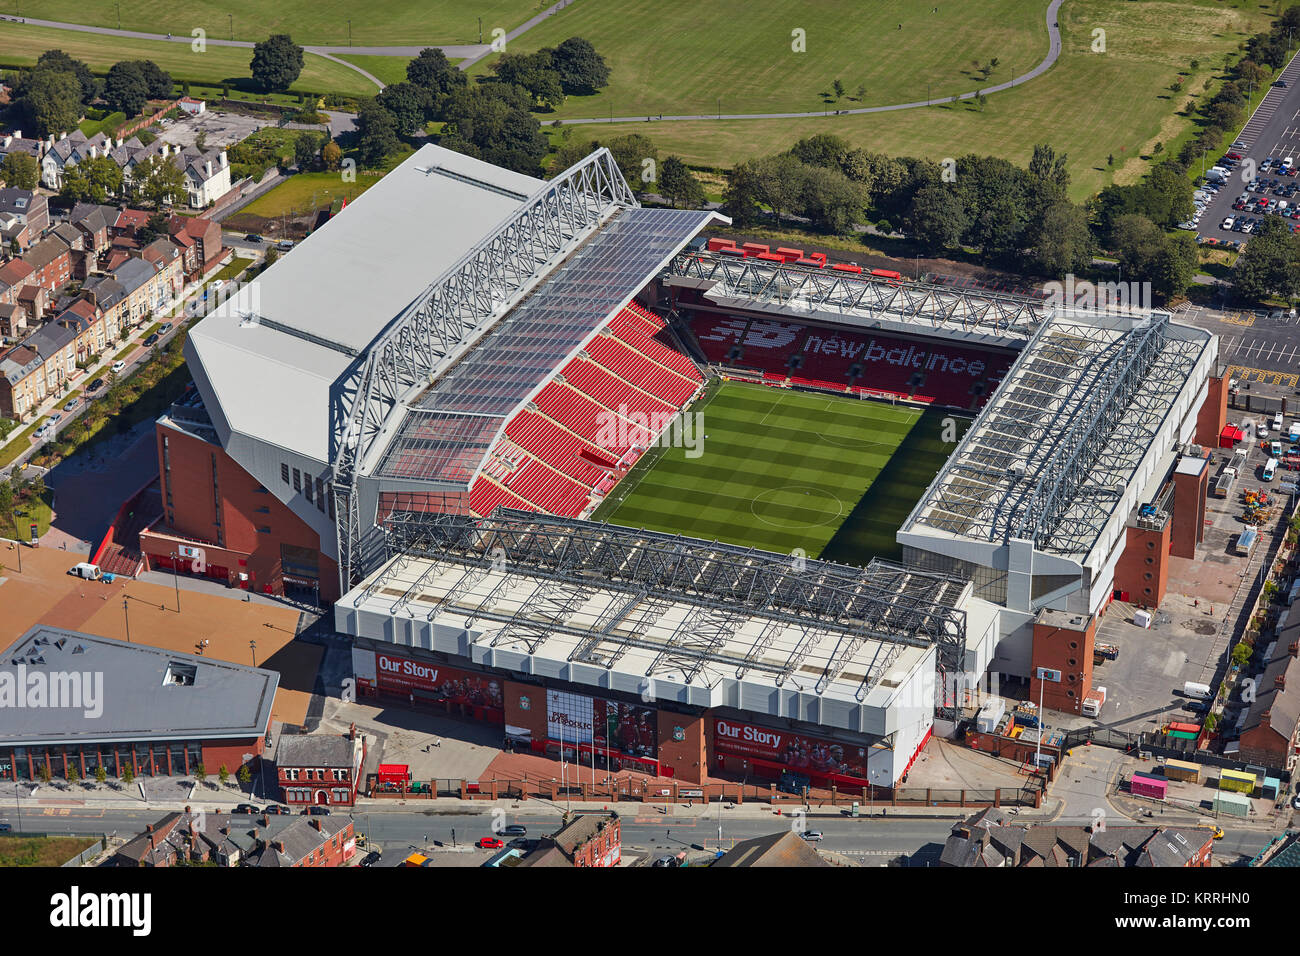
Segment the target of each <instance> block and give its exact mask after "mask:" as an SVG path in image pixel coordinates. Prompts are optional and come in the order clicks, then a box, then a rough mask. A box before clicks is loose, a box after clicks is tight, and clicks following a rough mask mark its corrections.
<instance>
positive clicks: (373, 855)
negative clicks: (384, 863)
mask: <svg viewBox="0 0 1300 956" xmlns="http://www.w3.org/2000/svg"><path fill="white" fill-rule="evenodd" d="M378 862H379V851H378V850H371V851H370V852H369V853H367V854H366V855H365V856H363V857H362V858H361V863H360V864H358V865H360V866H374V865H375V864H376V863H378Z"/></svg>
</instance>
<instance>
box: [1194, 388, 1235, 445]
mask: <svg viewBox="0 0 1300 956" xmlns="http://www.w3.org/2000/svg"><path fill="white" fill-rule="evenodd" d="M1227 421H1228V382H1227V380H1226V379H1222V378H1211V379H1210V380H1209V385H1208V391H1207V392H1206V395H1205V404H1204V405H1202V406H1201V410H1200V412H1199V413H1198V414H1197V416H1196V443H1197V444H1198V445H1204V446H1206V447H1207V448H1218V447H1219V433H1220V432H1221V431H1223V426H1224V425H1225V424H1226V423H1227Z"/></svg>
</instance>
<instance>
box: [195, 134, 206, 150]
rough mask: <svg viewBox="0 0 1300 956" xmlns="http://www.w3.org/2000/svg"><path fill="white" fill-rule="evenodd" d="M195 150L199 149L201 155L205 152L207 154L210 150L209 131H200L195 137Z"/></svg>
mask: <svg viewBox="0 0 1300 956" xmlns="http://www.w3.org/2000/svg"><path fill="white" fill-rule="evenodd" d="M194 148H195V149H197V150H198V151H199V152H200V153H203V152H206V151H207V149H208V131H207V130H205V129H201V130H199V131H198V133H197V134H196V135H195V137H194Z"/></svg>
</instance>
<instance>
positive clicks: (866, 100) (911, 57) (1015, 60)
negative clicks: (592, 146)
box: [473, 0, 1048, 120]
mask: <svg viewBox="0 0 1300 956" xmlns="http://www.w3.org/2000/svg"><path fill="white" fill-rule="evenodd" d="M934 6H935V2H934V0H873V2H872V3H871V4H870V5H869V6H864V5H863V4H862V3H861V2H858V0H819V2H817V3H809V4H796V5H791V4H790V3H788V2H785V0H750V2H748V3H746V4H744V6H743V8H742V7H737V6H736V5H734V4H727V3H713V4H709V3H699V2H697V0H621V2H619V3H603V2H601V0H575V2H574V3H573V4H572V5H571V6H569V7H566V8H565V10H564V11H563V12H562V13H560V14H559V15H558V16H554V17H551V18H549V19H548V20H546V21H543V22H542V23H540V24H538V25H537V26H536V27H534V28H533V29H531V30H529V31H528V32H527V33H525V34H524V35H523V36H521V37H520V38H519V39H518V40H516V41H514V42H512V43H511V44H510V48H509V49H510V52H512V53H520V52H531V51H533V50H537V49H539V48H541V47H548V46H557V45H558V44H559V43H561V42H562V41H563V40H565V39H566V38H567V37H571V36H574V35H577V36H582V37H585V38H586V39H588V40H590V41H591V42H592V43H593V44H595V47H596V50H597V51H598V52H599V53H600V54H601V55H602V56H603V57H604V58H605V61H606V62H607V63H609V65H610V67H611V71H612V72H611V78H610V85H609V86H608V87H607V88H606V89H605V90H603V91H601V92H600V93H599V94H597V95H595V96H585V97H584V96H574V97H570V98H569V99H568V101H567V102H566V103H565V104H564V105H563V106H562V107H561V108H560V110H559V111H558V112H557V113H556V114H555V116H558V117H560V118H564V119H567V118H569V117H574V116H597V117H598V116H608V115H609V111H610V108H611V107H612V108H613V111H614V113H613V115H615V116H635V115H638V114H644V115H655V114H659V113H666V114H673V113H679V114H680V113H687V114H696V113H706V114H707V113H713V112H715V111H716V109H717V106H718V97H719V96H720V97H721V98H722V109H723V112H795V111H804V110H824V109H831V110H834V109H847V108H851V107H856V106H875V105H881V104H888V103H900V102H908V101H911V100H915V99H925V96H926V84H927V83H929V84H932V88H933V95H934V96H944V95H952V94H954V93H964V92H967V91H969V90H974V89H979V88H980V87H981V86H992V85H994V84H997V83H1001V82H1004V81H1006V80H1008V79H1010V78H1011V77H1013V76H1015V74H1016V73H1017V72H1024V71H1025V70H1027V69H1029V67H1030V66H1031V65H1033V64H1035V63H1037V62H1038V61H1039V60H1041V59H1042V58H1043V57H1044V56H1045V55H1046V54H1047V48H1048V38H1047V25H1046V20H1045V17H1044V11H1045V10H1046V9H1047V0H961V2H960V3H956V2H952V0H948V2H946V3H945V2H940V3H939V5H938V6H939V13H937V14H934V13H931V9H932V8H933V7H934ZM899 23H901V24H902V25H903V28H902V29H901V30H899V29H897V25H898V24H899ZM678 25H680V26H678ZM796 29H798V30H803V31H805V37H806V43H805V51H804V52H796V51H795V50H794V49H793V48H792V47H793V46H794V44H795V38H794V37H793V36H792V31H794V30H796ZM993 57H998V58H999V60H1000V63H999V65H998V66H997V67H996V68H995V70H994V71H993V73H992V75H991V76H990V77H989V78H988V79H987V80H986V79H983V78H982V74H981V73H979V72H977V70H976V65H977V62H978V64H979V65H981V66H982V65H983V64H985V63H987V62H988V61H989V60H990V59H992V58H993ZM493 59H495V57H494V58H493ZM488 66H490V63H488V62H487V61H486V60H485V61H480V62H479V63H478V64H475V67H474V70H473V72H475V73H479V72H485V71H487V68H488ZM837 79H838V80H840V81H841V82H842V83H843V84H844V86H845V89H846V93H845V95H844V96H843V97H842V98H841V99H840V100H838V101H835V100H834V99H833V98H832V94H831V87H832V84H833V83H834V81H835V80H837ZM859 86H865V87H866V93H865V95H864V96H863V98H862V99H861V100H860V101H859V100H858V99H857V98H856V97H857V90H858V87H859ZM545 118H546V119H548V120H549V119H550V118H552V117H551V115H550V114H546V117H545Z"/></svg>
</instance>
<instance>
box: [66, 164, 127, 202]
mask: <svg viewBox="0 0 1300 956" xmlns="http://www.w3.org/2000/svg"><path fill="white" fill-rule="evenodd" d="M121 191H122V167H121V166H119V165H117V163H116V162H114V161H113V159H112V157H110V156H90V157H87V158H86V159H83V160H82V161H81V162H79V163H74V164H73V165H71V166H66V167H64V169H63V188H62V189H61V190H60V192H59V195H60V196H62V197H63V198H64V199H67V200H70V201H72V202H93V203H98V204H101V205H102V204H103V203H106V202H108V200H109V197H112V196H116V195H118V194H119V193H120V192H121Z"/></svg>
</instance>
